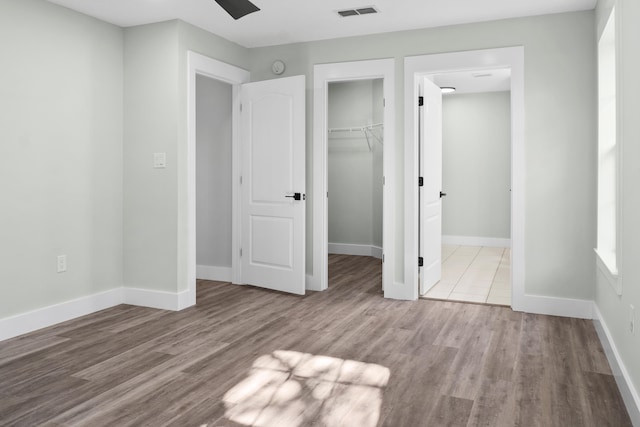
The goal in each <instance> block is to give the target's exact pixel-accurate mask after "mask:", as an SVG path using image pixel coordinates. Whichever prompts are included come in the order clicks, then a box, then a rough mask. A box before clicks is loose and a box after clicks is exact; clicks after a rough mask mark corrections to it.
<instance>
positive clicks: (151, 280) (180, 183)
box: [124, 21, 248, 292]
mask: <svg viewBox="0 0 640 427" xmlns="http://www.w3.org/2000/svg"><path fill="white" fill-rule="evenodd" d="M188 50H193V51H196V52H198V53H201V54H203V55H206V56H209V57H212V58H216V59H218V60H220V61H223V62H227V63H230V64H233V65H236V66H238V67H241V68H247V65H248V50H247V49H245V48H243V47H241V46H239V45H236V44H234V43H231V42H229V41H228V40H225V39H222V38H221V37H218V36H216V35H213V34H210V33H207V32H206V31H203V30H200V29H198V28H195V27H193V26H191V25H189V24H186V23H184V22H181V21H169V22H163V23H158V24H150V25H143V26H139V27H132V28H127V29H126V30H125V110H124V113H125V133H124V147H125V148H124V150H125V153H124V157H125V173H124V189H125V190H124V194H125V197H124V218H125V221H124V260H125V261H124V262H125V269H124V283H125V285H126V286H130V287H136V288H143V289H152V290H160V291H168V292H181V291H184V290H186V289H187V287H188V284H187V283H186V279H185V277H186V273H185V272H186V269H187V266H186V255H185V254H186V251H187V230H186V227H185V226H184V225H185V224H186V215H187V194H186V188H187V184H186V182H187V172H186V170H184V168H178V167H177V165H178V164H184V162H186V155H187V148H186V147H187V113H186V111H187V84H186V82H187V51H188ZM154 152H166V153H167V168H166V169H153V168H151V159H152V155H153V153H154Z"/></svg>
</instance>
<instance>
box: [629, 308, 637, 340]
mask: <svg viewBox="0 0 640 427" xmlns="http://www.w3.org/2000/svg"><path fill="white" fill-rule="evenodd" d="M629 332H631V335H635V334H636V309H635V307H634V306H633V305H629Z"/></svg>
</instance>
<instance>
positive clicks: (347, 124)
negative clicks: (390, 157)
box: [327, 79, 384, 289]
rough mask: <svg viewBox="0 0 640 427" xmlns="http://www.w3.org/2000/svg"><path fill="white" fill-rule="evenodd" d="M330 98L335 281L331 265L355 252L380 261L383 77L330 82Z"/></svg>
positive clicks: (330, 227) (329, 171) (329, 172)
mask: <svg viewBox="0 0 640 427" xmlns="http://www.w3.org/2000/svg"><path fill="white" fill-rule="evenodd" d="M327 101H328V103H327V124H328V144H327V150H328V153H327V181H328V252H329V259H328V265H329V287H331V286H332V281H331V278H332V277H336V275H335V274H334V272H333V271H332V269H336V268H338V269H339V268H343V267H338V265H340V266H343V265H348V264H349V263H350V260H351V259H352V257H354V256H367V257H373V258H376V259H378V260H380V261H379V262H381V261H382V229H383V227H382V219H383V214H382V211H383V199H382V196H383V185H382V177H383V148H384V104H383V80H382V79H369V80H356V81H341V82H331V83H329V86H328V93H327ZM379 289H381V288H379Z"/></svg>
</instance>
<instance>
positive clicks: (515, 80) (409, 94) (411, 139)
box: [402, 46, 525, 311]
mask: <svg viewBox="0 0 640 427" xmlns="http://www.w3.org/2000/svg"><path fill="white" fill-rule="evenodd" d="M503 67H509V68H511V190H512V191H511V289H512V292H511V295H512V296H511V306H512V308H513V309H514V310H518V311H522V309H523V306H524V298H525V294H524V278H525V264H524V260H525V252H524V251H525V195H524V191H525V150H524V148H525V146H524V141H525V139H524V121H525V116H524V47H522V46H517V47H507V48H499V49H485V50H474V51H467V52H455V53H443V54H434V55H421V56H412V57H406V58H405V60H404V73H405V74H404V102H405V107H404V113H405V122H404V125H405V128H404V135H405V153H404V155H405V162H404V164H405V178H404V179H405V194H404V199H405V206H404V215H405V218H404V225H405V229H404V233H405V234H404V242H405V243H404V245H405V256H404V261H405V262H404V284H403V285H402V287H403V289H402V297H403V298H404V299H409V300H414V299H417V298H418V267H417V260H418V237H417V236H418V186H417V185H416V183H417V180H418V143H417V142H418V136H417V130H418V126H417V114H418V108H417V105H418V104H417V102H416V101H415V100H416V99H417V97H418V79H419V77H420V76H423V75H425V74H434V73H444V72H450V71H463V70H478V69H483V68H503Z"/></svg>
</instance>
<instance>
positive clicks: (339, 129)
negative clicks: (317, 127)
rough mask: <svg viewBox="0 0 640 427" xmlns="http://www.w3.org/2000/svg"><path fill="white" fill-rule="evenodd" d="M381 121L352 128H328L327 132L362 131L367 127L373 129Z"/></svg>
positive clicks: (379, 124)
mask: <svg viewBox="0 0 640 427" xmlns="http://www.w3.org/2000/svg"><path fill="white" fill-rule="evenodd" d="M382 125H383V123H374V124H371V125H366V126H358V127H352V128H329V133H333V132H364V131H365V130H367V129H373V128H376V127H381V126H382Z"/></svg>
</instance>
